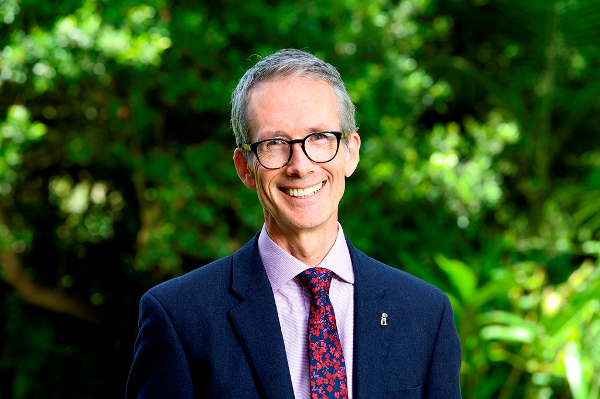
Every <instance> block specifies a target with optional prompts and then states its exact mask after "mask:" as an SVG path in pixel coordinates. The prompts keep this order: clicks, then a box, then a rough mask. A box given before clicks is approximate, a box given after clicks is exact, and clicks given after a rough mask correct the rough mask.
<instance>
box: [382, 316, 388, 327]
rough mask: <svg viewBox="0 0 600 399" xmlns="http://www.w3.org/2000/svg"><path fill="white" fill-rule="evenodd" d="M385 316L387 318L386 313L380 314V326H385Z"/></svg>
mask: <svg viewBox="0 0 600 399" xmlns="http://www.w3.org/2000/svg"><path fill="white" fill-rule="evenodd" d="M387 318H388V315H387V313H382V314H381V325H382V326H387Z"/></svg>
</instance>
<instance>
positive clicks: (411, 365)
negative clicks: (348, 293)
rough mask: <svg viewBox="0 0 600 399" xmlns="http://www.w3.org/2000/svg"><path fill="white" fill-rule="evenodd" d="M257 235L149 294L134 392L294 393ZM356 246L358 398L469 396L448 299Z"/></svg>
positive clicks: (267, 398)
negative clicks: (462, 391) (461, 375)
mask: <svg viewBox="0 0 600 399" xmlns="http://www.w3.org/2000/svg"><path fill="white" fill-rule="evenodd" d="M257 238H258V235H256V236H255V237H254V238H253V239H252V240H251V241H250V242H248V243H247V244H246V245H245V246H244V247H243V248H241V249H240V250H238V251H237V252H235V253H234V254H233V255H230V256H228V257H226V258H223V259H220V260H218V261H216V262H213V263H211V264H209V265H206V266H203V267H201V268H198V269H196V270H194V271H192V272H190V273H188V274H186V275H184V276H182V277H178V278H175V279H172V280H170V281H167V282H165V283H163V284H161V285H158V286H156V287H154V288H152V289H151V290H150V291H148V292H147V293H146V294H145V295H144V296H143V297H142V299H141V301H140V318H139V326H140V332H139V335H138V338H137V340H136V343H135V350H134V352H135V357H134V361H133V365H132V367H131V372H130V374H129V380H128V383H127V397H128V398H130V399H133V398H185V399H189V398H220V399H226V398H236V399H239V398H243V399H254V398H264V399H286V398H293V397H294V393H293V389H292V381H291V377H290V373H289V369H288V364H287V358H286V354H285V347H284V343H283V336H282V334H281V328H280V326H279V318H278V316H277V308H276V306H275V299H274V296H273V292H272V289H271V285H270V283H269V279H268V278H267V274H266V272H265V268H264V266H263V264H262V261H261V258H260V255H259V252H258V244H257V243H258V240H257ZM348 247H349V250H350V255H351V258H352V264H353V266H354V274H355V283H354V373H353V375H354V381H353V384H354V385H353V388H354V398H355V399H363V398H430V399H456V398H460V389H459V383H458V375H459V371H460V364H461V349H460V342H459V340H458V335H457V332H456V327H455V325H454V317H453V313H452V308H451V306H450V302H449V301H448V298H447V297H446V296H445V295H444V294H443V293H442V292H441V291H440V290H439V289H437V288H435V287H433V286H432V285H430V284H428V283H426V282H424V281H422V280H419V279H417V278H416V277H413V276H411V275H409V274H407V273H404V272H402V271H400V270H397V269H393V268H391V267H389V266H386V265H384V264H382V263H380V262H378V261H376V260H374V259H371V258H369V257H368V256H366V255H365V254H363V253H362V252H360V251H358V250H356V249H355V248H354V247H353V246H352V245H351V244H350V243H349V242H348ZM384 312H385V313H387V314H388V319H387V324H388V325H387V326H382V325H380V320H381V314H382V313H384Z"/></svg>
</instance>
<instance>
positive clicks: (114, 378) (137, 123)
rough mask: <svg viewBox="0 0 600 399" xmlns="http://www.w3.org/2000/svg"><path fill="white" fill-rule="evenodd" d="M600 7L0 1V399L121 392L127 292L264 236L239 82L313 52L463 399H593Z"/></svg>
mask: <svg viewBox="0 0 600 399" xmlns="http://www.w3.org/2000/svg"><path fill="white" fill-rule="evenodd" d="M599 20H600V3H598V1H597V0H561V1H559V0H528V1H518V0H402V1H396V0H394V1H389V0H372V1H368V2H367V1H363V2H359V1H356V0H339V1H336V2H313V1H307V0H298V1H287V0H282V1H265V0H246V1H234V0H224V1H205V2H198V1H193V2H192V1H185V0H184V1H177V2H171V1H164V0H147V1H144V0H135V1H134V0H112V1H108V0H83V1H82V0H64V1H60V2H56V1H55V2H53V1H40V0H32V1H29V2H27V3H26V2H23V1H21V0H0V140H1V141H0V264H1V269H0V270H1V272H0V320H1V321H2V323H1V324H2V326H3V327H2V328H0V345H1V348H0V350H1V352H0V381H1V383H0V398H15V399H24V398H41V397H44V398H105V397H120V396H121V395H123V392H124V386H125V383H126V378H127V373H128V369H129V366H130V364H131V360H132V348H133V342H134V339H135V334H136V321H137V303H138V300H139V298H140V296H141V295H142V294H143V293H144V292H145V291H146V290H147V289H149V288H150V287H152V286H153V285H155V284H157V283H159V282H161V281H164V280H166V279H168V278H171V277H173V276H177V275H180V274H182V273H185V272H187V271H189V270H191V269H193V268H195V267H198V266H199V265H202V264H206V263H208V262H210V261H212V260H214V259H218V258H220V257H222V256H225V255H227V254H229V253H231V252H232V251H235V250H236V249H237V248H239V247H240V246H241V245H243V244H244V243H245V242H246V241H247V240H248V239H249V238H250V237H252V235H253V234H254V233H255V232H256V231H257V230H258V229H259V228H260V227H261V224H262V213H261V208H260V205H259V203H258V201H257V199H256V195H255V193H253V192H252V191H250V190H247V189H246V188H245V187H244V186H243V185H242V184H241V183H240V181H239V179H238V178H237V175H236V174H235V170H234V168H233V163H232V153H233V148H234V140H233V137H232V133H231V130H230V128H229V125H228V112H229V107H228V102H229V96H230V93H231V91H232V90H233V88H234V86H235V84H236V82H237V80H238V79H239V78H240V77H241V75H242V74H243V72H244V70H246V69H248V68H249V67H250V66H251V65H252V64H253V63H254V62H255V61H256V59H257V56H261V55H266V54H269V53H271V52H273V51H276V50H277V49H280V48H286V47H294V48H301V49H305V50H307V51H310V52H312V53H313V54H315V55H317V56H319V57H321V58H323V59H325V60H326V61H328V62H330V63H332V64H333V65H335V66H337V67H338V69H339V70H340V72H341V74H342V76H343V77H344V79H345V82H346V84H347V87H348V90H349V92H350V94H351V96H352V98H353V100H354V101H355V103H356V105H357V107H358V115H357V119H358V123H359V124H360V132H359V133H360V134H361V136H362V140H363V147H362V152H361V163H360V164H359V168H358V170H357V173H356V174H355V175H354V176H353V177H352V178H351V179H350V181H349V182H348V187H347V192H346V195H345V197H344V199H343V203H342V209H341V212H340V215H341V216H340V218H341V223H342V224H343V226H344V230H345V232H346V234H347V236H348V237H349V238H350V239H351V240H352V242H353V243H354V244H355V245H356V246H357V247H358V248H360V249H361V250H363V251H364V252H366V253H367V254H369V255H371V256H373V257H375V258H377V259H379V260H381V261H383V262H385V263H387V264H389V265H392V266H394V267H397V268H400V269H403V270H406V271H408V272H410V273H412V274H414V275H416V276H418V277H421V278H423V279H425V280H427V281H430V282H431V283H433V284H435V285H436V286H438V287H440V288H441V289H442V290H444V292H446V293H447V294H448V296H449V297H450V298H451V300H452V304H453V307H454V310H455V316H456V323H457V327H458V331H459V335H460V338H461V341H462V346H463V360H464V362H463V366H462V373H461V384H462V390H463V397H464V398H491V397H495V398H501V399H502V398H541V399H543V398H571V397H572V398H576V399H584V398H585V399H588V398H592V399H596V398H598V392H599V386H600V344H599V342H600V317H599V316H600V294H598V292H600V268H599V266H598V260H597V258H598V255H599V254H600V201H599V200H598V198H599V195H600V135H599V134H598V129H599V126H600V112H599V110H600V98H599V96H598V93H599V92H600V79H599V78H600V24H599V23H598V21H599Z"/></svg>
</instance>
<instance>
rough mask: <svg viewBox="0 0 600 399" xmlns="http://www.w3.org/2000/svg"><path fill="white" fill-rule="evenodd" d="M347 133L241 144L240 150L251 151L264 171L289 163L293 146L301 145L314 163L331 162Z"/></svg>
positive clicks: (314, 134) (312, 134)
mask: <svg viewBox="0 0 600 399" xmlns="http://www.w3.org/2000/svg"><path fill="white" fill-rule="evenodd" d="M348 135H349V134H348V132H345V131H344V132H318V133H311V134H309V135H308V136H306V137H305V138H303V139H298V140H285V139H280V138H274V139H267V140H261V141H257V142H255V143H251V144H242V145H241V146H240V148H241V149H243V150H245V151H252V152H253V153H254V154H255V155H256V158H257V159H258V162H260V164H261V165H262V166H263V167H264V168H265V169H281V168H283V167H284V166H285V165H287V164H288V162H290V159H292V155H293V154H294V147H293V145H294V144H296V143H299V144H302V151H304V154H306V157H307V158H308V159H310V160H311V161H313V162H315V163H325V162H329V161H331V160H332V159H333V158H335V156H336V155H337V153H338V150H339V149H340V140H342V139H345V138H346V137H348Z"/></svg>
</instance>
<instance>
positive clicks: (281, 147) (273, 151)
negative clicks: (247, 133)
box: [256, 140, 290, 169]
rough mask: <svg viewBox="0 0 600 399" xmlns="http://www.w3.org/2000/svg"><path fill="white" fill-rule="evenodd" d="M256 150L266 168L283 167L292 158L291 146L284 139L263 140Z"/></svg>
mask: <svg viewBox="0 0 600 399" xmlns="http://www.w3.org/2000/svg"><path fill="white" fill-rule="evenodd" d="M256 152H257V155H258V159H259V161H260V163H261V164H262V165H263V166H264V167H265V168H272V169H277V168H281V167H282V166H283V165H285V164H286V163H287V161H288V159H289V158H290V146H289V144H288V143H287V142H286V141H283V140H269V141H263V142H262V143H260V144H259V145H258V147H257V149H256Z"/></svg>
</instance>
